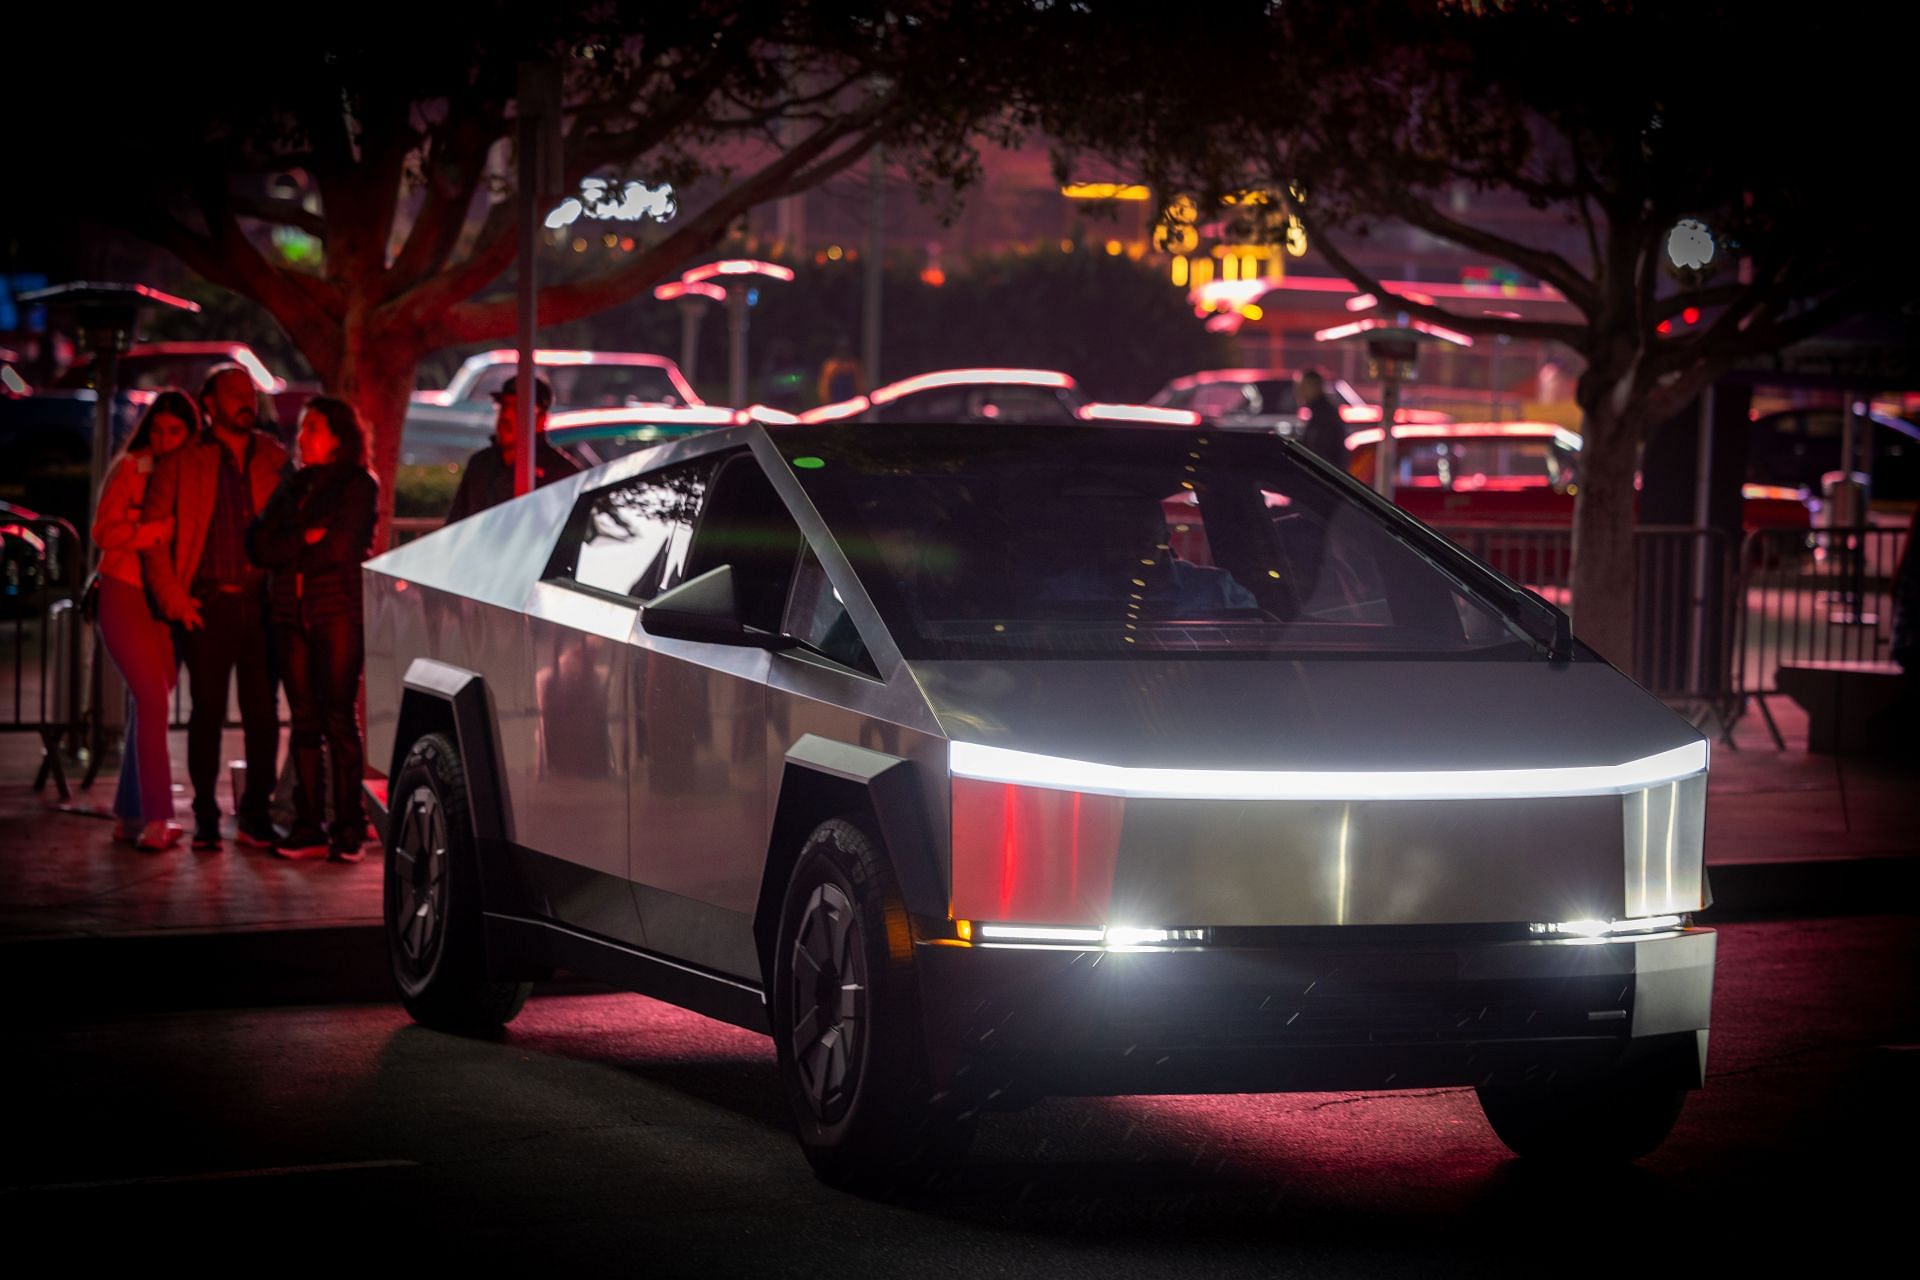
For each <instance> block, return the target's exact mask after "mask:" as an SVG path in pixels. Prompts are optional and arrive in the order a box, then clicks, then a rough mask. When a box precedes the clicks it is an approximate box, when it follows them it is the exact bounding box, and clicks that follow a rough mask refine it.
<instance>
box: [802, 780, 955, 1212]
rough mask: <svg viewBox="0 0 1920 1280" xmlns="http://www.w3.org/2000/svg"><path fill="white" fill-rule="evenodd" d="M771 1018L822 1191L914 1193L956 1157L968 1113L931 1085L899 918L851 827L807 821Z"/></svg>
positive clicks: (884, 869)
mask: <svg viewBox="0 0 1920 1280" xmlns="http://www.w3.org/2000/svg"><path fill="white" fill-rule="evenodd" d="M772 1017H773V1040H774V1045H775V1047H776V1049H777V1051H778V1056H779V1060H780V1075H781V1079H782V1081H783V1082H784V1084H785V1087H786V1091H787V1098H788V1101H789V1103H790V1104H791V1106H792V1108H793V1115H794V1121H795V1124H796V1126H797V1127H798V1129H799V1136H800V1146H801V1149H802V1150H803V1151H805V1153H806V1156H807V1160H808V1162H809V1163H810V1164H811V1165H812V1166H813V1169H814V1172H815V1173H816V1174H818V1175H819V1177H820V1179H821V1180H822V1181H823V1182H826V1183H829V1184H830V1185H833V1186H838V1187H844V1188H847V1189H849V1190H855V1191H860V1192H863V1193H866V1194H870V1195H878V1196H898V1195H912V1194H917V1193H919V1192H921V1191H924V1190H925V1189H926V1188H927V1187H928V1185H929V1184H930V1183H931V1182H932V1181H933V1180H935V1179H936V1178H937V1177H938V1176H939V1175H940V1174H941V1173H942V1172H943V1171H945V1170H946V1169H948V1168H950V1167H951V1166H952V1165H953V1164H954V1163H955V1162H957V1161H958V1160H959V1159H960V1157H961V1156H962V1155H963V1154H964V1153H965V1151H966V1148H967V1144H968V1143H969V1142H970V1141H971V1140H972V1136H973V1115H972V1112H971V1110H969V1109H963V1107H962V1105H961V1102H960V1100H959V1099H958V1098H957V1096H955V1095H952V1094H942V1095H939V1096H936V1094H935V1090H934V1089H933V1087H932V1084H931V1081H930V1076H929V1072H928V1069H927V1063H926V1048H925V1043H924V1039H923V1035H922V1022H921V1016H920V1004H919V994H918V986H917V983H916V981H915V976H914V970H913V943H912V939H911V937H910V935H909V932H908V927H907V915H906V908H905V906H904V905H903V904H902V902H901V899H900V893H899V889H898V887H897V885H896V883H895V880H894V876H893V871H892V868H891V866H890V865H889V864H888V862H887V857H886V852H885V849H884V847H883V845H882V844H881V841H880V838H879V837H878V836H877V835H876V834H874V833H873V831H872V830H871V829H870V828H869V826H868V825H867V823H866V822H865V821H864V819H862V818H859V817H847V818H835V819H833V820H831V821H828V822H823V823H821V824H820V826H818V827H817V828H815V829H814V832H813V834H812V835H811V836H809V837H808V839H807V843H806V845H805V846H804V847H803V848H802V849H801V852H800V857H799V859H798V861H797V862H796V863H795V865H794V869H793V875H792V878H791V879H790V880H789V881H788V885H787V895H786V899H785V901H784V903H783V904H782V906H781V912H780V933H779V938H778V941H777V943H776V945H775V949H774V975H773V1001H772Z"/></svg>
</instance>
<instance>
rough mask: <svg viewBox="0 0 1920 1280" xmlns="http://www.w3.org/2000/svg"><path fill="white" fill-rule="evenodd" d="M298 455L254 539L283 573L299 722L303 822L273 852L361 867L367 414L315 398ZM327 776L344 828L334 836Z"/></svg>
mask: <svg viewBox="0 0 1920 1280" xmlns="http://www.w3.org/2000/svg"><path fill="white" fill-rule="evenodd" d="M296 448H297V449H298V450H299V457H300V467H299V469H298V470H297V471H294V472H293V473H292V474H290V475H288V476H287V478H286V479H284V480H282V481H281V482H280V486H279V488H277V489H275V490H274V492H273V496H272V498H270V499H269V500H268V501H267V506H266V510H264V511H262V512H261V513H260V518H259V519H258V520H256V521H255V522H254V524H253V528H252V530H251V531H250V532H249V535H248V546H249V549H250V550H251V552H252V554H253V558H254V562H255V563H257V564H259V565H261V566H263V567H265V568H267V569H269V570H271V571H272V582H271V585H270V586H269V588H268V599H269V601H270V612H269V617H270V619H271V621H272V623H273V634H274V639H275V644H276V654H277V656H278V659H279V666H280V678H281V679H282V680H283V681H284V682H285V684H286V689H287V706H288V709H289V711H290V713H291V717H292V732H291V738H290V742H289V744H288V750H289V752H290V753H291V755H292V756H293V767H294V778H295V782H294V789H293V804H294V821H293V826H292V829H291V830H289V831H288V832H287V834H286V836H285V838H283V839H282V840H280V841H279V843H278V844H276V845H275V847H274V852H275V853H277V854H278V855H280V856H281V857H284V858H313V857H320V856H323V855H331V856H332V857H333V858H334V860H336V861H339V862H358V861H359V860H360V857H361V847H360V846H361V844H362V843H363V842H364V841H365V839H366V833H367V819H366V814H365V811H364V809H363V808H362V806H361V801H360V784H361V779H362V776H363V774H364V770H365V762H366V752H365V750H364V747H363V745H362V742H361V737H360V721H359V705H360V673H361V669H362V668H363V666H364V665H365V657H366V653H365V648H364V641H363V639H362V635H361V630H360V622H361V616H362V609H361V597H360V565H361V563H362V562H363V561H365V560H366V559H367V557H368V556H370V555H372V554H373V529H374V520H375V515H376V512H377V509H378V506H379V496H380V486H379V482H378V481H376V480H375V479H374V478H373V473H372V472H370V471H368V470H367V443H366V430H365V428H364V426H363V425H362V423H361V421H360V415H359V413H358V412H357V411H355V409H354V407H353V406H352V405H351V404H349V403H348V402H347V401H345V400H341V399H338V398H336V397H334V396H315V397H314V398H313V399H312V400H309V401H308V402H307V406H306V409H305V410H304V411H303V412H302V413H301V415H300V434H299V437H298V440H297V442H296ZM323 745H324V750H325V757H324V759H323V757H322V749H323ZM328 774H331V775H332V780H333V786H332V795H333V825H332V827H331V830H330V831H323V830H322V825H321V818H322V815H323V809H322V805H323V803H324V800H323V797H324V796H325V795H326V794H327V792H326V779H327V776H328Z"/></svg>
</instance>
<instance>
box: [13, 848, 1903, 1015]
mask: <svg viewBox="0 0 1920 1280" xmlns="http://www.w3.org/2000/svg"><path fill="white" fill-rule="evenodd" d="M1708 873H1709V879H1710V883H1711V885H1712V888H1713V897H1714V902H1713V906H1712V907H1710V908H1708V909H1707V910H1706V911H1703V912H1701V913H1700V914H1699V916H1698V920H1699V922H1700V923H1701V924H1703V925H1719V924H1732V923H1737V922H1739V921H1743V920H1764V919H1780V918H1793V917H1813V916H1837V915H1842V916H1843V915H1865V914H1876V913H1885V912H1892V913H1905V912H1910V911H1912V910H1913V909H1914V907H1913V904H1914V903H1915V902H1916V901H1920V858H1909V857H1888V858H1827V859H1820V860H1815V861H1806V862H1753V863H1731V864H1721V865H1717V866H1714V867H1711V868H1709V869H1708ZM0 963H4V964H6V966H7V971H9V972H12V973H16V974H20V975H22V976H23V977H24V979H25V981H24V982H23V983H22V984H21V986H22V988H23V990H24V994H25V1001H24V1004H25V1012H26V1013H27V1015H28V1016H29V1017H32V1018H35V1019H41V1020H54V1021H65V1020H69V1019H85V1018H90V1017H95V1016H98V1015H101V1014H110V1013H135V1012H151V1011H159V1010H172V1009H195V1008H234V1007H246V1006H256V1005H257V1006H268V1005H287V1004H365V1003H380V1004H384V1003H389V1002H392V1001H395V1000H397V999H398V994H397V992H396V991H395V989H394V985H393V978H392V976H391V975H390V974H389V973H388V971H387V956H386V946H385V943H384V941H383V939H382V937H381V926H380V925H378V924H377V923H374V922H372V921H366V922H341V923H334V924H326V925H307V926H300V927H293V928H271V927H254V928H248V929H234V930H225V931H218V932H212V931H198V932H193V931H176V932H152V933H127V934H99V935H62V936H53V937H24V938H19V937H16V938H11V939H5V940H0ZM609 989H610V988H607V987H605V986H604V985H602V984H600V983H596V982H591V981H588V980H586V979H583V978H577V977H574V976H573V975H570V974H562V975H560V976H559V977H558V978H557V979H556V980H555V981H553V982H550V983H543V984H541V986H540V988H539V990H540V991H541V992H542V993H545V994H562V993H568V992H576V993H577V992H586V991H605V990H609ZM16 1007H17V1005H16Z"/></svg>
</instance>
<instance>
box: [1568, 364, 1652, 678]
mask: <svg viewBox="0 0 1920 1280" xmlns="http://www.w3.org/2000/svg"><path fill="white" fill-rule="evenodd" d="M1582 399H1583V400H1585V399H1587V397H1585V396H1583V397H1582ZM1593 400H1594V402H1593V403H1583V404H1582V405H1581V409H1582V411H1583V422H1582V426H1581V436H1582V445H1581V450H1580V455H1581V457H1580V493H1579V495H1578V497H1577V498H1576V500H1575V504H1574V509H1573V609H1572V613H1573V625H1574V631H1575V634H1577V635H1578V636H1579V637H1580V639H1581V640H1583V641H1585V642H1586V643H1587V644H1589V645H1592V646H1593V647H1594V648H1595V649H1596V650H1598V651H1599V653H1600V656H1601V657H1603V658H1605V659H1607V660H1608V661H1609V662H1611V663H1613V664H1614V665H1615V666H1618V667H1620V668H1621V669H1622V670H1625V671H1629V672H1631V670H1632V667H1633V634H1634V630H1633V628H1634V618H1633V606H1634V578H1635V569H1636V558H1635V555H1634V545H1633V527H1634V522H1635V509H1636V507H1637V505H1638V494H1637V493H1636V491H1635V489H1634V485H1633V478H1634V473H1635V471H1636V470H1637V469H1638V461H1639V459H1638V456H1637V454H1638V449H1639V442H1640V440H1639V437H1640V433H1639V431H1638V429H1637V427H1638V424H1637V423H1636V422H1633V421H1632V420H1631V419H1629V418H1626V417H1624V416H1622V415H1621V414H1620V413H1618V412H1616V411H1615V410H1614V409H1613V407H1612V406H1611V405H1610V404H1608V403H1607V397H1605V396H1595V397H1593Z"/></svg>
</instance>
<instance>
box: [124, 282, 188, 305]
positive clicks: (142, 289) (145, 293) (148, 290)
mask: <svg viewBox="0 0 1920 1280" xmlns="http://www.w3.org/2000/svg"><path fill="white" fill-rule="evenodd" d="M133 291H134V292H135V293H137V294H139V295H140V296H141V297H143V298H151V299H153V300H154V301H155V302H158V303H160V304H161V305H163V306H168V307H178V308H180V310H182V311H198V310H199V309H200V304H199V303H197V302H189V301H187V299H185V298H176V297H174V296H173V295H172V294H170V293H163V292H161V291H160V290H158V289H156V288H154V287H153V286H152V285H146V284H137V285H135V286H133Z"/></svg>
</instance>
